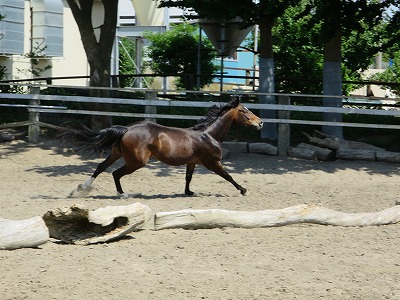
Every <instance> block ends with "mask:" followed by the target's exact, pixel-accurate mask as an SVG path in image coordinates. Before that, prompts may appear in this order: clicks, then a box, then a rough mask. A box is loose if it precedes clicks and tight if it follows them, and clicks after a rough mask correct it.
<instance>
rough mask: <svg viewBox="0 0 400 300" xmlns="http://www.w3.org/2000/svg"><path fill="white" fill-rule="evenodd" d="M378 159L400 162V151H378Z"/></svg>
mask: <svg viewBox="0 0 400 300" xmlns="http://www.w3.org/2000/svg"><path fill="white" fill-rule="evenodd" d="M376 160H377V161H382V162H389V163H399V162H400V153H399V152H391V151H376Z"/></svg>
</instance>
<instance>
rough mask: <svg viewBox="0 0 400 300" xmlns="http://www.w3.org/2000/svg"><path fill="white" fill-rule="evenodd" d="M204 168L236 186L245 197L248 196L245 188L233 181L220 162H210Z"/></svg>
mask: <svg viewBox="0 0 400 300" xmlns="http://www.w3.org/2000/svg"><path fill="white" fill-rule="evenodd" d="M204 166H205V167H206V168H207V169H209V170H211V171H213V172H214V173H216V174H218V175H219V176H221V177H222V178H224V179H225V180H227V181H229V182H230V183H232V184H233V185H234V186H235V188H237V189H238V190H239V191H240V193H241V194H242V195H243V196H244V195H246V194H247V190H246V189H245V188H244V187H242V186H241V185H239V184H238V183H237V182H236V181H235V180H233V178H232V176H231V175H229V174H228V172H226V171H225V170H224V167H223V166H222V164H221V162H220V161H213V162H208V163H205V164H204Z"/></svg>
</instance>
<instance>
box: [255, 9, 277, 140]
mask: <svg viewBox="0 0 400 300" xmlns="http://www.w3.org/2000/svg"><path fill="white" fill-rule="evenodd" d="M273 20H274V19H273V18H272V17H268V16H267V17H264V18H262V19H261V20H260V24H259V28H260V58H259V78H260V80H259V84H260V87H259V91H260V93H275V78H274V67H275V63H274V55H273V51H272V27H273V25H274V21H273ZM259 99H260V103H265V104H276V100H275V96H262V95H260V96H259ZM260 116H261V118H265V119H275V118H276V114H275V111H274V110H261V111H260ZM261 138H264V139H268V140H270V141H276V139H277V138H278V131H277V126H276V124H275V123H265V125H264V127H263V128H262V129H261Z"/></svg>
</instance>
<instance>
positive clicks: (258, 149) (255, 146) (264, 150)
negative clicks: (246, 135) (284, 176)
mask: <svg viewBox="0 0 400 300" xmlns="http://www.w3.org/2000/svg"><path fill="white" fill-rule="evenodd" d="M249 152H250V153H255V154H267V155H278V147H276V146H274V145H271V144H267V143H249Z"/></svg>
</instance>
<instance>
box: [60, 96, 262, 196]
mask: <svg viewBox="0 0 400 300" xmlns="http://www.w3.org/2000/svg"><path fill="white" fill-rule="evenodd" d="M232 123H237V124H240V125H245V126H251V127H254V128H256V129H258V130H260V129H261V128H262V126H263V122H262V121H261V119H260V118H259V117H257V116H256V115H254V114H253V113H252V112H251V111H249V110H248V109H247V108H246V107H245V106H244V105H243V104H241V103H240V99H239V98H237V97H236V98H233V99H232V101H230V102H229V103H228V104H227V105H225V106H221V107H217V106H213V107H211V108H210V109H209V111H208V114H207V116H206V117H204V118H203V119H201V120H200V121H199V123H198V124H196V125H195V126H194V127H191V128H176V127H167V126H162V125H159V124H156V123H152V122H148V121H142V122H138V123H135V124H133V125H132V126H129V127H125V126H112V127H109V128H106V129H102V130H100V131H91V130H89V129H84V130H74V129H67V128H65V129H63V130H62V132H61V134H60V135H59V137H60V139H61V141H62V142H63V143H65V142H69V141H73V142H77V143H79V144H81V145H83V146H85V147H87V148H92V149H93V150H95V151H102V150H106V149H108V148H110V147H112V151H111V154H110V155H109V156H108V157H107V158H106V159H105V160H104V161H103V162H102V163H100V164H99V165H98V166H97V169H96V171H95V172H94V173H93V175H92V177H90V178H89V179H88V180H86V181H85V182H84V183H82V184H80V185H78V187H77V188H76V189H75V190H74V191H73V192H71V194H70V196H76V195H77V193H80V192H84V191H86V190H88V189H89V188H90V186H91V185H92V183H93V181H94V180H95V179H96V177H97V176H98V175H99V174H101V173H102V172H103V171H104V170H106V169H107V168H108V167H109V166H111V165H112V164H113V163H114V162H116V161H117V160H118V159H120V158H121V157H123V158H124V160H125V165H124V166H122V167H121V168H119V169H117V170H115V171H114V172H113V173H112V175H113V177H114V181H115V186H116V188H117V192H118V195H119V196H121V197H122V198H128V197H129V195H128V194H126V193H124V191H123V190H122V187H121V182H120V179H121V177H122V176H124V175H127V174H131V173H133V172H134V171H136V170H138V169H140V168H142V167H144V166H145V165H146V164H147V162H148V160H149V159H150V157H155V158H156V159H158V160H159V161H161V162H163V163H166V164H168V165H172V166H180V165H186V185H185V194H186V195H193V192H192V191H191V190H190V189H189V185H190V181H191V180H192V175H193V171H194V168H195V166H196V165H197V164H200V165H203V166H204V167H206V168H207V169H209V170H211V171H213V172H215V173H216V174H218V175H220V176H221V177H222V178H224V179H225V180H227V181H229V182H230V183H232V184H233V185H234V186H235V187H236V188H237V189H238V190H239V191H240V193H241V194H242V195H245V194H246V192H247V190H246V189H245V188H243V187H242V186H240V185H239V184H238V183H236V181H234V180H233V178H232V177H231V176H230V175H229V174H228V173H227V172H226V171H225V170H224V168H223V166H222V164H221V158H222V141H223V139H224V138H225V137H226V135H227V133H228V130H229V128H230V127H231V125H232Z"/></svg>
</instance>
